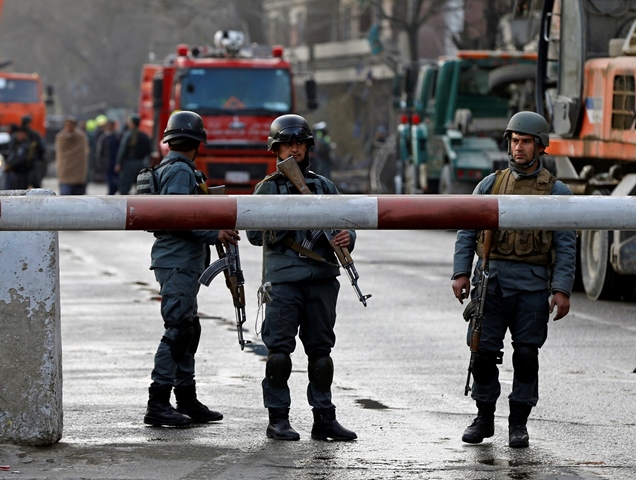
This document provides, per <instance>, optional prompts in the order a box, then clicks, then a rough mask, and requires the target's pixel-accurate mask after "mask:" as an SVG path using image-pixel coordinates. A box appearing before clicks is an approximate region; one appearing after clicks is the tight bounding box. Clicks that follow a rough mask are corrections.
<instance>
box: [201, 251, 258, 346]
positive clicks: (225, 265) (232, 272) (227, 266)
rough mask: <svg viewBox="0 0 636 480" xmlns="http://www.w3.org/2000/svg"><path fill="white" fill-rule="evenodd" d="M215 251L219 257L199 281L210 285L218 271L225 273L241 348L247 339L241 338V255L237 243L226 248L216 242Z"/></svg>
mask: <svg viewBox="0 0 636 480" xmlns="http://www.w3.org/2000/svg"><path fill="white" fill-rule="evenodd" d="M216 251H217V253H218V254H219V259H218V260H217V261H216V262H214V263H212V264H211V265H210V266H209V267H208V268H206V269H205V271H204V272H203V274H202V275H201V277H199V283H201V284H202V285H205V286H206V287H209V286H210V282H212V280H214V277H216V276H217V275H218V274H219V273H220V272H223V273H224V274H225V284H226V285H227V288H228V289H229V290H230V293H231V294H232V300H233V301H234V309H235V310H236V331H237V333H238V342H239V345H240V346H241V350H243V349H244V348H245V344H246V343H251V342H250V341H249V340H244V339H243V324H244V323H245V287H244V284H245V278H244V277H243V270H241V257H240V255H239V249H238V245H232V244H231V243H229V244H228V246H227V248H226V247H224V245H223V244H222V243H221V242H217V243H216Z"/></svg>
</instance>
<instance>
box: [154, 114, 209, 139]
mask: <svg viewBox="0 0 636 480" xmlns="http://www.w3.org/2000/svg"><path fill="white" fill-rule="evenodd" d="M177 138H191V139H193V140H198V141H199V142H203V143H206V142H207V141H208V134H207V133H206V131H205V129H204V128H203V119H202V118H201V117H200V116H199V115H198V114H197V113H194V112H189V111H187V110H183V111H181V112H176V113H173V114H172V115H170V118H169V119H168V125H166V129H165V130H164V132H163V143H168V142H169V141H170V140H175V139H177Z"/></svg>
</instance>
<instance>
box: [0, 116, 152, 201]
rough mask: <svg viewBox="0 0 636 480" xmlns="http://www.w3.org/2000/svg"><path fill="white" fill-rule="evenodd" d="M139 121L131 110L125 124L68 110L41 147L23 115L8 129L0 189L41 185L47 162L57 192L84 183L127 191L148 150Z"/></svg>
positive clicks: (81, 189)
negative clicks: (50, 139) (82, 117)
mask: <svg viewBox="0 0 636 480" xmlns="http://www.w3.org/2000/svg"><path fill="white" fill-rule="evenodd" d="M139 122H140V117H139V115H137V114H131V115H130V116H129V117H128V118H127V120H126V122H125V125H119V122H118V121H117V120H116V119H113V118H108V117H107V116H106V115H98V116H97V117H96V118H95V119H89V120H79V119H78V118H76V117H74V116H72V115H69V116H66V117H65V118H64V122H63V126H62V128H61V129H60V130H59V131H58V132H57V133H56V134H55V137H54V140H53V142H52V143H53V144H52V145H49V148H47V145H46V142H45V140H44V139H43V138H42V136H41V135H40V134H39V133H38V132H37V131H36V130H34V129H33V128H32V127H31V118H30V117H28V116H25V117H24V118H23V119H22V122H21V124H20V125H13V126H12V128H11V131H10V135H11V136H10V141H9V144H8V146H7V148H6V149H5V152H4V155H3V157H4V161H3V162H2V169H3V172H2V173H3V174H4V175H3V176H2V177H0V180H2V182H0V183H1V184H0V189H6V190H26V189H28V188H41V187H42V181H43V179H44V178H45V176H46V175H47V173H48V172H49V167H50V166H51V165H53V166H54V170H55V176H56V177H57V181H58V186H59V193H60V195H84V194H86V187H87V185H88V183H89V182H104V183H106V185H107V193H108V195H115V194H121V195H128V194H129V193H130V192H131V189H132V187H133V186H134V184H135V182H136V178H137V173H139V170H141V169H142V168H144V167H145V166H147V165H148V163H149V161H150V155H151V152H152V147H151V141H150V138H149V137H148V135H146V134H145V133H144V132H141V131H140V130H139Z"/></svg>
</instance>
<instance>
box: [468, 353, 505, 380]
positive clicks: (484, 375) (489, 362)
mask: <svg viewBox="0 0 636 480" xmlns="http://www.w3.org/2000/svg"><path fill="white" fill-rule="evenodd" d="M502 356H503V352H494V353H490V352H484V353H478V354H477V355H475V364H474V365H473V378H474V379H475V382H477V383H479V384H481V385H488V384H489V383H490V382H492V381H493V380H494V379H495V378H496V377H497V373H498V371H499V370H498V369H497V364H498V363H501V357H502Z"/></svg>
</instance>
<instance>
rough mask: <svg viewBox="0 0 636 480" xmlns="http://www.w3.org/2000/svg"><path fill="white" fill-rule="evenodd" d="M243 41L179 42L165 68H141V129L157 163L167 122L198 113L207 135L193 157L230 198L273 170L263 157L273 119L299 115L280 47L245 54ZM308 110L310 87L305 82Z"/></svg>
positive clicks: (225, 36) (220, 35)
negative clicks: (197, 44)
mask: <svg viewBox="0 0 636 480" xmlns="http://www.w3.org/2000/svg"><path fill="white" fill-rule="evenodd" d="M243 40H244V36H243V34H242V33H241V32H237V31H221V32H217V33H216V34H215V36H214V46H213V47H209V46H205V47H195V48H190V47H189V46H187V45H184V44H181V45H178V46H177V50H176V54H173V55H170V56H168V58H166V61H165V62H164V63H163V64H146V65H144V67H143V73H142V78H141V91H140V99H139V114H140V116H141V125H140V128H141V130H143V131H145V132H146V133H147V134H148V135H150V136H151V137H152V138H153V141H154V142H153V143H154V145H155V146H156V152H157V154H158V155H157V157H158V158H160V157H162V156H163V155H164V154H165V153H166V146H165V145H163V144H162V143H161V136H162V134H163V131H164V129H165V126H166V124H167V122H168V117H169V116H170V114H172V113H173V112H174V111H177V110H190V111H194V112H197V113H198V114H199V115H201V117H202V118H203V122H204V125H205V129H206V131H207V134H208V141H207V144H206V145H202V146H201V149H200V150H199V154H198V156H197V159H196V162H197V168H199V169H200V170H201V171H202V172H203V173H205V175H206V176H207V177H208V180H207V183H208V186H218V185H225V186H226V193H228V194H240V193H243V194H247V193H251V192H252V191H253V189H254V186H255V185H256V183H258V182H259V181H260V180H262V179H263V177H265V176H266V175H267V174H269V173H272V172H274V171H275V169H276V158H275V156H274V155H272V154H271V153H270V152H268V151H267V135H268V133H269V127H270V124H271V123H272V121H273V120H274V119H275V118H276V117H278V116H280V115H284V114H286V113H292V112H295V111H296V101H295V95H294V88H293V82H292V72H291V66H290V63H289V62H288V61H287V60H285V59H284V58H283V48H282V47H280V46H274V47H272V48H271V49H269V48H268V49H267V50H268V51H267V54H266V55H263V54H260V55H259V54H258V53H257V52H255V50H257V49H256V48H251V49H246V48H244V45H243V43H244V42H243ZM305 88H306V91H307V97H308V105H310V108H311V106H312V105H315V97H314V95H315V83H314V82H313V80H308V81H307V83H306V84H305Z"/></svg>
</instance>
